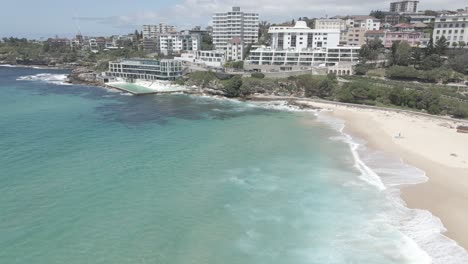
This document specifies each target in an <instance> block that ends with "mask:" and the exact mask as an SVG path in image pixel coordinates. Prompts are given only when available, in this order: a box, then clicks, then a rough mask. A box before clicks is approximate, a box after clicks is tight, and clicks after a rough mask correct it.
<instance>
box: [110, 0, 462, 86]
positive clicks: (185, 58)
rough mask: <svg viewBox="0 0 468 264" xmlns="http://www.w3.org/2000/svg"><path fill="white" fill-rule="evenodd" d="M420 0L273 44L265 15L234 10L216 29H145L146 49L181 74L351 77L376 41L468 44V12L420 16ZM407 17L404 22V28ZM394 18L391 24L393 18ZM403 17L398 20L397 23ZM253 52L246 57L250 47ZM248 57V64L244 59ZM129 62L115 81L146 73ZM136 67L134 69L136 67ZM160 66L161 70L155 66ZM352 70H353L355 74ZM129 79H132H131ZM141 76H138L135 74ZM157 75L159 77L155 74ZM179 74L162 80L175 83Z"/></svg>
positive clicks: (319, 24) (275, 29) (290, 28)
mask: <svg viewBox="0 0 468 264" xmlns="http://www.w3.org/2000/svg"><path fill="white" fill-rule="evenodd" d="M417 4H418V1H402V2H395V3H391V5H390V8H389V11H388V12H382V14H380V17H381V19H377V18H376V17H373V16H346V17H333V18H323V19H316V20H315V24H314V28H309V27H308V26H307V24H306V22H305V21H298V22H297V23H295V24H294V25H280V26H272V27H270V28H269V30H268V34H269V35H270V36H271V38H269V39H270V41H269V43H268V44H267V45H258V44H257V43H258V38H259V37H258V32H259V15H258V14H256V13H247V12H243V11H241V9H240V8H239V7H233V8H232V10H230V11H228V12H226V13H216V14H214V15H213V26H212V28H211V30H206V31H203V30H201V29H200V28H198V29H194V30H186V31H177V30H176V28H175V27H173V26H168V25H165V24H158V25H146V26H144V27H143V45H144V47H145V49H148V50H152V51H155V52H159V53H162V54H165V55H169V54H172V55H176V56H175V57H174V59H173V60H170V61H171V63H174V65H176V66H177V67H172V68H170V69H181V68H180V67H179V65H182V66H181V67H187V66H200V67H205V68H206V67H213V68H222V67H223V66H224V64H225V63H226V62H228V61H242V60H244V64H243V67H244V70H247V71H261V72H279V71H301V70H310V69H311V68H314V67H340V69H343V70H341V73H343V74H351V73H352V65H355V64H356V63H357V62H358V59H359V58H358V57H359V50H360V48H361V46H362V45H363V44H365V43H366V42H368V41H370V40H374V39H380V40H381V41H382V43H383V45H384V46H385V47H386V48H390V47H391V46H392V44H393V43H394V42H396V41H405V42H408V43H409V44H410V45H411V46H412V47H421V48H423V47H425V46H426V45H427V43H428V42H429V40H430V39H431V32H433V34H432V37H433V38H434V41H436V40H437V39H439V38H440V37H442V36H444V37H445V38H446V39H447V40H448V41H449V44H450V45H451V46H454V45H456V44H454V43H460V42H463V41H465V42H468V36H467V32H466V31H465V28H466V27H468V21H467V20H468V12H467V10H461V11H460V10H459V12H457V13H447V14H445V13H442V14H441V15H440V16H437V17H436V16H428V15H424V14H422V13H420V12H418V11H417ZM402 17H404V18H405V19H404V22H403V23H402V19H401V18H402ZM390 18H391V19H390ZM395 18H398V19H395ZM206 34H208V35H210V36H211V37H212V39H213V44H214V48H213V49H212V50H203V49H202V47H201V46H202V44H201V41H202V38H203V36H204V35H206ZM247 46H249V47H250V48H251V49H250V51H249V54H248V56H247V57H246V58H245V53H246V52H245V51H246V47H247ZM244 58H245V59H244ZM125 63H126V65H127V64H128V65H127V66H125V67H124V66H120V67H118V66H116V65H117V64H112V65H113V66H111V67H112V70H111V73H112V74H113V75H112V76H121V77H127V78H129V77H130V78H135V76H140V77H141V76H143V74H144V73H141V72H139V73H136V72H131V71H136V70H135V69H134V68H132V67H137V68H139V69H140V70H142V71H144V70H146V67H148V63H142V62H141V61H138V62H137V63H136V62H133V63H129V62H128V61H127V62H124V64H125ZM130 66H132V67H130ZM152 67H159V66H154V65H153V66H152ZM350 69H351V70H350ZM126 74H127V75H126ZM134 74H137V75H134ZM154 76H157V75H154ZM175 76H177V74H175V75H174V74H173V75H169V76H166V75H165V77H161V76H159V77H157V78H162V79H167V78H175Z"/></svg>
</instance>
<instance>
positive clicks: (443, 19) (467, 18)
mask: <svg viewBox="0 0 468 264" xmlns="http://www.w3.org/2000/svg"><path fill="white" fill-rule="evenodd" d="M442 36H444V37H445V38H446V39H447V42H448V43H449V46H450V47H454V44H453V43H457V44H455V45H458V44H459V42H465V43H468V13H459V14H455V15H444V16H440V17H436V19H435V23H434V32H433V41H434V42H436V41H437V40H438V39H440V38H441V37H442Z"/></svg>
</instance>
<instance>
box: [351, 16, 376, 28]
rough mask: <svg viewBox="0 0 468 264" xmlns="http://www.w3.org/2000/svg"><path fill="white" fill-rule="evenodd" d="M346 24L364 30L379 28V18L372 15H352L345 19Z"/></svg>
mask: <svg viewBox="0 0 468 264" xmlns="http://www.w3.org/2000/svg"><path fill="white" fill-rule="evenodd" d="M346 25H347V26H348V27H355V28H358V27H359V28H365V29H366V30H379V29H380V20H379V19H377V18H375V17H372V16H352V17H350V18H348V19H347V20H346Z"/></svg>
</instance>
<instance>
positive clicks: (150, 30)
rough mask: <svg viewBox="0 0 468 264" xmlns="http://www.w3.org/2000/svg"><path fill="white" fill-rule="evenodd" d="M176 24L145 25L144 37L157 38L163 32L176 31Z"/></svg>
mask: <svg viewBox="0 0 468 264" xmlns="http://www.w3.org/2000/svg"><path fill="white" fill-rule="evenodd" d="M176 32H177V30H176V28H175V27H174V26H171V25H167V24H164V23H159V24H157V25H143V38H144V39H147V38H157V37H158V36H159V35H161V34H167V33H176Z"/></svg>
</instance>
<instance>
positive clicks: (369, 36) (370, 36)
mask: <svg viewBox="0 0 468 264" xmlns="http://www.w3.org/2000/svg"><path fill="white" fill-rule="evenodd" d="M364 36H365V38H366V42H368V41H372V40H375V39H379V40H380V41H382V44H383V43H384V41H385V31H383V30H368V31H366V33H365V34H364Z"/></svg>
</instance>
